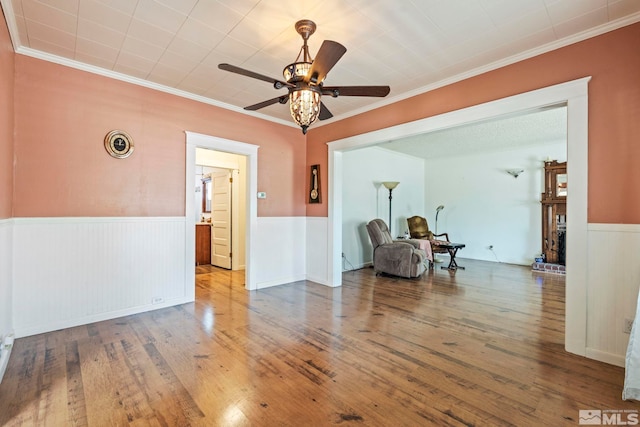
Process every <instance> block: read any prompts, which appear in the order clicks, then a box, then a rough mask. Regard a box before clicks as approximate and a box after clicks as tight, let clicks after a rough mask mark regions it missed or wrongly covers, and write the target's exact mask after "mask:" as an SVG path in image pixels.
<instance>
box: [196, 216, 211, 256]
mask: <svg viewBox="0 0 640 427" xmlns="http://www.w3.org/2000/svg"><path fill="white" fill-rule="evenodd" d="M203 264H211V225H210V224H196V265H203Z"/></svg>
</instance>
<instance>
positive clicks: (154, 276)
mask: <svg viewBox="0 0 640 427" xmlns="http://www.w3.org/2000/svg"><path fill="white" fill-rule="evenodd" d="M14 222H15V223H14V229H13V240H14V247H13V258H14V259H13V322H14V329H15V333H16V336H17V337H23V336H27V335H33V334H37V333H41V332H47V331H52V330H57V329H61V328H67V327H71V326H77V325H82V324H87V323H91V322H95V321H100V320H105V319H111V318H115V317H119V316H124V315H129V314H133V313H139V312H143V311H148V310H152V309H156V308H162V307H168V306H172V305H176V304H182V303H186V302H190V301H193V295H194V283H187V281H188V280H187V279H186V278H187V277H189V275H188V274H186V266H185V262H186V261H185V259H186V258H187V257H186V256H185V254H186V253H187V251H186V250H185V240H186V236H185V233H186V232H185V218H183V217H177V218H176V217H160V218H14ZM189 268H192V266H189Z"/></svg>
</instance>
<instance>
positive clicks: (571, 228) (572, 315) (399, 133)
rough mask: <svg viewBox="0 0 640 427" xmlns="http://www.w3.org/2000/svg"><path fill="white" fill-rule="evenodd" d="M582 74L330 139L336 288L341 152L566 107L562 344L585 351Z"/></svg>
mask: <svg viewBox="0 0 640 427" xmlns="http://www.w3.org/2000/svg"><path fill="white" fill-rule="evenodd" d="M589 80H591V77H585V78H581V79H577V80H573V81H570V82H566V83H562V84H558V85H555V86H550V87H547V88H542V89H538V90H534V91H531V92H526V93H522V94H519V95H514V96H510V97H507V98H503V99H498V100H495V101H491V102H487V103H484V104H479V105H475V106H472V107H468V108H464V109H462V110H457V111H452V112H449V113H444V114H440V115H438V116H433V117H427V118H425V119H421V120H416V121H414V122H409V123H405V124H401V125H397V126H393V127H390V128H386V129H380V130H377V131H373V132H369V133H366V134H361V135H355V136H352V137H349V138H344V139H341V140H337V141H332V142H329V143H328V146H329V153H328V164H329V171H328V173H329V175H328V177H329V199H328V207H329V222H328V229H329V233H328V235H329V242H328V245H327V254H328V256H329V260H328V264H329V265H330V266H331V268H330V271H328V277H329V282H330V283H332V284H333V286H340V284H341V283H342V275H341V269H340V261H341V252H342V250H341V245H342V243H341V242H342V191H341V188H342V185H343V183H342V175H343V172H342V157H341V156H342V152H343V151H346V150H352V149H356V148H363V147H367V146H371V145H375V144H379V143H381V142H385V141H389V140H393V139H398V138H403V137H408V136H412V135H416V134H420V133H427V132H433V131H436V130H441V129H445V128H449V127H454V126H460V125H466V124H469V123H473V122H477V121H481V120H488V119H491V118H495V117H499V116H503V115H508V114H514V113H522V112H527V111H535V110H537V109H540V108H543V107H548V106H552V105H560V104H566V105H567V125H568V126H567V127H568V135H567V160H568V164H569V165H570V166H569V171H568V174H569V177H570V178H569V179H570V180H571V183H572V184H571V188H572V190H571V196H570V197H569V198H568V200H567V213H568V219H567V227H568V230H567V236H570V237H569V238H568V239H567V278H566V295H567V298H566V301H567V302H566V311H565V318H566V322H565V348H566V350H567V351H570V352H572V353H576V354H580V355H583V356H584V355H585V354H586V343H587V293H586V292H587V291H586V290H587V277H586V276H587V273H586V269H585V268H584V266H585V265H587V262H588V253H587V244H588V239H587V182H588V179H587V178H588V135H587V130H588V99H587V94H588V82H589Z"/></svg>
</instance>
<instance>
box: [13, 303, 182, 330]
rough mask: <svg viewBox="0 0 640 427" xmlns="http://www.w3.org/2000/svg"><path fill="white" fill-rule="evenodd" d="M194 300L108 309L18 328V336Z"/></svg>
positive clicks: (85, 323)
mask: <svg viewBox="0 0 640 427" xmlns="http://www.w3.org/2000/svg"><path fill="white" fill-rule="evenodd" d="M190 302H193V299H191V298H189V297H180V298H174V299H170V300H167V301H164V302H162V303H160V304H146V305H140V306H137V307H131V308H126V309H122V310H114V311H108V312H104V313H99V314H94V315H91V316H85V317H77V318H73V319H70V320H61V321H58V322H52V323H50V324H47V325H37V326H33V327H27V328H19V329H16V334H17V335H16V336H17V337H28V336H31V335H37V334H43V333H46V332H51V331H58V330H60V329H66V328H73V327H76V326H82V325H88V324H90V323H95V322H102V321H103V320H110V319H116V318H118V317H124V316H130V315H132V314H139V313H144V312H147V311H152V310H159V309H161V308H167V307H172V306H175V305H180V304H187V303H190Z"/></svg>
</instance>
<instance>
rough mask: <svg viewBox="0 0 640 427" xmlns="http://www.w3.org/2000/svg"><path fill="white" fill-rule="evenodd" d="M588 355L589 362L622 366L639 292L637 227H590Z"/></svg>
mask: <svg viewBox="0 0 640 427" xmlns="http://www.w3.org/2000/svg"><path fill="white" fill-rule="evenodd" d="M588 236H589V237H588V239H589V244H588V246H589V255H588V259H589V262H588V265H586V266H585V268H586V269H587V277H588V283H587V313H588V315H587V352H586V356H587V357H589V358H592V359H596V360H600V361H603V362H607V363H610V364H613V365H618V366H624V361H625V354H626V351H627V344H628V342H629V334H626V333H624V332H623V326H624V319H625V318H629V319H633V318H634V317H635V313H636V301H637V300H638V289H639V288H640V262H638V254H639V253H640V225H637V224H589V225H588Z"/></svg>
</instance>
